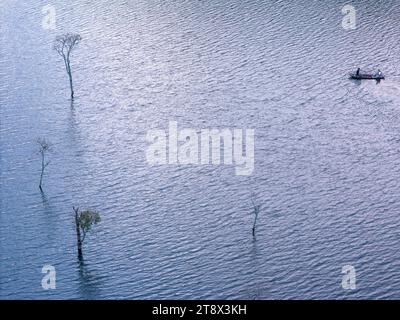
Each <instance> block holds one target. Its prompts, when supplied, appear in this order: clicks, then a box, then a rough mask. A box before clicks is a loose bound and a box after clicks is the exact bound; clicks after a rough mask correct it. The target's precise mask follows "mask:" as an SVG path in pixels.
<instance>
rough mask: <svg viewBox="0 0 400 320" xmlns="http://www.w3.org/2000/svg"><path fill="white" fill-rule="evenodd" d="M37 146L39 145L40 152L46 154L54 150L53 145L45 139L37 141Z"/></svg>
mask: <svg viewBox="0 0 400 320" xmlns="http://www.w3.org/2000/svg"><path fill="white" fill-rule="evenodd" d="M36 142H37V144H38V145H39V152H40V153H44V152H46V151H51V150H52V144H51V142H50V141H48V140H46V139H45V138H38V139H37V140H36Z"/></svg>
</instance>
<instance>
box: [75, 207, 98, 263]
mask: <svg viewBox="0 0 400 320" xmlns="http://www.w3.org/2000/svg"><path fill="white" fill-rule="evenodd" d="M73 209H74V213H75V228H76V238H77V245H78V258H79V260H82V257H83V255H82V244H83V242H84V241H85V238H86V234H87V233H88V232H89V231H90V230H91V229H92V227H93V226H94V225H96V224H98V223H99V222H100V221H101V218H100V214H99V212H98V211H96V210H91V209H86V210H84V211H79V208H75V207H73Z"/></svg>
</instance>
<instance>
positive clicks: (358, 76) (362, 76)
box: [350, 70, 385, 81]
mask: <svg viewBox="0 0 400 320" xmlns="http://www.w3.org/2000/svg"><path fill="white" fill-rule="evenodd" d="M350 79H355V80H377V81H380V80H384V79H385V76H384V74H383V73H382V72H381V71H380V70H378V72H377V73H363V72H358V73H357V72H354V73H350Z"/></svg>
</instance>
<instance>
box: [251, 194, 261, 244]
mask: <svg viewBox="0 0 400 320" xmlns="http://www.w3.org/2000/svg"><path fill="white" fill-rule="evenodd" d="M251 202H252V203H253V213H254V222H253V229H252V230H253V237H255V235H256V223H257V218H258V214H259V213H260V210H261V205H260V204H258V205H256V203H255V202H254V196H253V197H252V199H251Z"/></svg>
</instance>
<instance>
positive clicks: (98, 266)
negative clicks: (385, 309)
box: [0, 0, 400, 299]
mask: <svg viewBox="0 0 400 320" xmlns="http://www.w3.org/2000/svg"><path fill="white" fill-rule="evenodd" d="M49 2H50V4H51V5H53V6H54V7H55V9H56V30H47V29H43V27H42V19H43V17H44V16H45V14H44V13H42V7H43V6H44V5H47V4H48V3H49ZM66 3H68V4H66ZM345 4H347V1H316V0H314V1H309V0H307V1H306V0H298V1H291V2H289V1H257V0H240V1H239V0H234V1H224V0H215V1H200V0H197V1H195V0H190V1H189V0H184V1H169V0H167V1H166V0H153V1H148V0H138V1H130V0H125V1H123V0H111V1H110V0H108V1H104V0H101V1H96V2H93V1H84V0H79V1H78V0H74V1H68V2H64V1H60V0H57V1H56V0H54V1H53V0H52V1H47V2H40V3H39V4H38V3H34V1H29V2H28V1H16V0H3V1H1V4H0V10H1V11H0V12H1V13H0V15H1V45H0V119H1V129H0V130H1V131H0V138H1V140H0V142H1V184H0V187H1V198H0V199H1V214H0V298H2V299H12V298H22V299H32V298H33V299H40V298H51V299H60V298H62V299H64V298H65V299H121V298H124V299H154V298H159V299H165V298H170V299H196V298H199V299H227V298H241V299H362V298H369V299H382V298H388V299H394V298H397V299H399V298H400V251H399V245H400V219H399V212H400V184H399V181H400V157H399V151H400V48H399V46H398V43H399V37H400V23H399V17H400V3H399V1H398V0H387V1H386V0H385V1H372V0H371V1H352V4H353V5H354V6H355V8H356V10H357V29H355V30H344V29H343V28H342V25H341V22H342V17H343V14H342V12H341V9H342V7H343V6H344V5H345ZM64 32H77V33H80V34H81V35H82V37H83V40H82V42H81V43H80V44H79V46H78V47H77V48H76V49H75V51H74V52H73V54H72V57H71V60H72V68H73V74H74V83H75V95H76V98H75V100H74V103H73V105H71V102H70V100H69V96H68V95H69V87H68V79H67V75H66V73H65V70H64V67H63V63H62V60H61V58H60V57H59V56H58V55H57V54H56V52H55V51H54V50H52V43H53V40H54V38H55V37H56V35H59V34H62V33H64ZM357 67H361V68H363V69H366V70H371V71H374V70H377V69H378V68H379V69H381V70H382V71H383V72H384V73H385V75H386V78H387V79H386V80H385V81H382V82H381V83H380V84H376V83H375V82H374V81H371V82H368V81H366V82H355V81H350V80H349V79H348V76H347V73H348V72H350V71H354V70H355V69H356V68H357ZM170 121H176V122H177V123H178V127H179V128H185V127H187V128H193V129H196V130H201V129H204V128H230V129H234V128H243V129H246V128H247V129H254V130H255V163H254V165H255V168H254V172H253V174H252V175H249V176H238V175H235V172H234V167H233V166H229V165H220V166H216V165H186V166H183V165H181V166H177V165H163V166H149V165H148V163H147V161H146V157H145V152H146V149H147V146H148V143H147V142H146V133H147V132H148V130H149V129H167V128H168V124H169V122H170ZM38 137H45V138H47V139H49V140H50V141H51V142H52V143H53V145H54V152H53V153H51V154H50V155H49V159H50V160H51V163H50V165H49V166H48V168H47V171H46V175H45V177H44V194H41V193H40V191H39V189H38V181H39V176H40V158H39V156H38V155H37V154H36V150H37V146H36V144H35V140H36V139H37V138H38ZM253 194H254V196H252V195H253ZM252 198H254V199H255V201H256V202H257V204H260V205H261V206H262V207H261V212H260V215H259V219H258V224H257V230H256V238H255V239H253V237H252V234H251V228H252V223H253V206H252V202H251V200H252ZM72 206H79V207H80V208H86V207H90V208H96V209H98V210H99V211H100V212H101V216H102V221H101V223H100V224H99V225H98V226H96V227H95V228H94V229H93V233H91V234H90V235H89V236H88V238H87V240H85V244H84V248H83V249H84V264H83V265H81V264H79V263H78V259H77V255H76V236H75V229H74V224H73V210H72ZM45 264H50V265H53V266H54V267H55V268H56V276H57V278H56V279H57V282H56V285H57V287H56V289H55V290H43V289H42V286H41V280H42V277H43V276H44V275H43V274H42V273H41V270H42V267H43V266H44V265H45ZM345 265H352V266H354V268H355V269H356V275H357V278H356V279H357V282H356V285H357V288H356V289H355V290H344V289H343V288H342V285H341V284H342V277H343V274H342V267H343V266H345Z"/></svg>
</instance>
